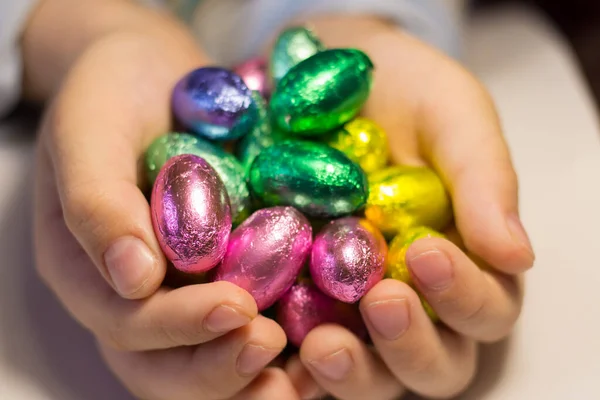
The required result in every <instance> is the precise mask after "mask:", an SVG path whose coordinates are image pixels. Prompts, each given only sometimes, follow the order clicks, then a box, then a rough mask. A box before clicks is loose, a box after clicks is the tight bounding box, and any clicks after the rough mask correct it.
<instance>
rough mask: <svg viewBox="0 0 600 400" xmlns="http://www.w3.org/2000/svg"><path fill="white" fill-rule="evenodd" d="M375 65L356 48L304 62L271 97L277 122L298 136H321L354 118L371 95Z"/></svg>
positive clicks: (285, 79)
mask: <svg viewBox="0 0 600 400" xmlns="http://www.w3.org/2000/svg"><path fill="white" fill-rule="evenodd" d="M372 71H373V64H372V62H371V60H370V59H369V57H368V56H367V55H366V54H365V53H363V52H362V51H360V50H356V49H331V50H325V51H322V52H319V53H316V54H315V55H313V56H311V57H309V58H307V59H306V60H304V61H302V62H300V63H299V64H297V65H296V66H294V67H293V68H292V69H290V70H289V71H288V73H287V74H286V75H285V76H284V77H283V79H281V81H280V82H279V85H277V87H276V88H275V92H274V93H273V95H272V97H271V102H270V108H271V113H272V116H273V119H274V122H275V123H276V124H277V125H278V126H279V127H280V128H281V129H282V130H284V131H286V132H291V133H293V134H297V135H308V136H314V135H320V134H322V133H325V132H329V131H331V130H333V129H335V128H338V127H340V126H341V125H343V124H344V123H346V122H348V121H350V120H351V119H352V118H354V117H355V116H356V115H357V114H358V112H359V111H360V109H361V108H362V106H363V104H364V103H365V101H366V100H367V98H368V96H369V92H370V90H371V81H372Z"/></svg>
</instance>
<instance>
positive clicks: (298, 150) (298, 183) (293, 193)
mask: <svg viewBox="0 0 600 400" xmlns="http://www.w3.org/2000/svg"><path fill="white" fill-rule="evenodd" d="M250 187H251V189H252V192H253V193H254V195H255V196H256V197H257V198H258V199H259V200H260V201H262V202H263V203H264V204H266V205H267V206H275V205H290V206H294V207H296V208H297V209H299V210H300V211H302V212H303V213H304V214H306V215H308V216H311V217H316V218H324V217H338V216H342V215H347V214H351V213H353V212H354V211H356V210H358V209H360V208H361V207H362V206H363V205H364V204H365V202H366V199H367V195H368V184H367V178H366V176H365V174H364V172H363V171H362V169H361V168H360V167H359V166H358V165H357V164H355V163H354V162H352V161H351V160H350V159H349V158H348V157H346V156H345V155H344V153H342V152H341V151H339V150H336V149H333V148H331V147H328V146H326V145H324V144H319V143H313V142H308V141H299V140H285V141H283V142H281V143H276V144H274V145H272V146H271V147H268V148H266V149H264V150H263V151H262V152H261V153H260V154H259V155H258V157H256V159H255V160H254V163H253V164H252V167H251V169H250Z"/></svg>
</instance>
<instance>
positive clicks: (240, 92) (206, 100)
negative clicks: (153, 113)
mask: <svg viewBox="0 0 600 400" xmlns="http://www.w3.org/2000/svg"><path fill="white" fill-rule="evenodd" d="M172 108H173V113H174V114H175V117H176V118H177V120H178V121H179V122H180V123H181V124H182V125H184V126H185V127H186V128H188V129H190V130H191V131H193V132H194V133H196V134H198V135H200V136H204V137H206V138H207V139H211V140H231V139H237V138H239V137H241V136H243V135H245V134H246V133H248V132H249V131H250V130H251V129H252V128H253V127H254V125H255V124H256V122H257V121H258V110H257V108H256V104H254V101H253V99H252V91H251V90H250V89H249V88H248V86H246V84H245V83H244V81H243V80H242V78H241V77H240V76H239V75H237V74H236V73H233V72H231V71H229V70H226V69H224V68H217V67H205V68H199V69H196V70H194V71H192V72H190V73H189V74H187V75H186V76H184V77H183V78H182V79H181V80H180V81H179V82H178V83H177V85H176V86H175V89H174V90H173V98H172Z"/></svg>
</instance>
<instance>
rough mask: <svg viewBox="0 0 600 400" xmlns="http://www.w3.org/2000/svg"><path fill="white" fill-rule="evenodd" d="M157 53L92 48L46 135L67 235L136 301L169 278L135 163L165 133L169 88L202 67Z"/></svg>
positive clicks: (148, 47) (111, 43)
mask: <svg viewBox="0 0 600 400" xmlns="http://www.w3.org/2000/svg"><path fill="white" fill-rule="evenodd" d="M160 52H161V50H160V49H159V48H157V46H154V44H153V43H149V42H148V41H147V40H146V39H143V38H136V37H120V38H115V40H108V41H105V42H101V43H98V44H97V45H95V47H93V48H91V49H90V50H89V51H88V52H87V53H86V54H84V56H83V57H82V58H81V59H80V61H79V62H78V63H77V65H76V66H75V67H74V69H73V70H72V71H71V73H70V75H69V78H68V79H67V81H66V82H65V84H64V87H63V89H62V91H61V93H60V95H59V96H58V98H57V99H56V102H55V103H54V104H53V106H52V109H51V110H50V112H49V114H48V118H47V120H46V123H45V127H44V128H43V131H44V132H43V134H44V140H45V143H46V145H47V147H48V151H49V153H50V155H51V159H52V163H53V166H54V169H55V173H56V178H57V184H58V191H59V195H60V200H61V205H62V210H63V214H64V219H65V222H66V224H67V226H68V227H69V230H70V231H71V232H72V234H73V235H74V236H75V238H76V239H77V241H78V242H79V243H80V245H81V246H82V247H83V249H84V250H85V251H86V253H87V254H88V255H89V257H90V258H91V259H92V260H93V262H94V263H95V265H96V266H97V267H98V269H99V271H100V273H101V274H102V275H103V276H104V278H105V279H106V280H107V281H108V282H109V283H110V284H111V285H112V286H113V288H114V289H115V290H116V291H117V292H118V293H119V294H120V295H121V296H123V297H125V298H132V299H134V298H136V299H137V298H144V297H147V296H149V295H151V294H152V293H154V292H155V291H156V289H157V288H158V287H159V286H160V285H161V283H162V281H163V279H164V276H165V271H166V261H165V257H164V255H163V254H162V251H161V249H160V247H159V244H158V241H157V239H156V237H155V235H154V231H153V228H152V223H151V217H150V208H149V205H148V202H147V200H146V198H145V196H144V194H143V193H142V191H141V190H140V189H139V188H138V186H137V183H138V168H137V165H138V160H139V158H140V155H141V154H142V153H143V151H144V149H145V147H146V146H147V145H148V143H149V142H150V141H151V140H152V139H153V137H155V136H157V135H159V134H162V133H164V132H165V131H167V129H168V128H169V123H170V118H169V110H170V109H169V98H170V91H171V88H172V87H173V85H174V84H175V82H176V81H177V79H178V78H179V77H180V76H182V75H183V74H184V73H185V72H187V71H189V70H190V69H192V68H194V67H197V66H198V65H199V64H200V63H202V62H203V60H202V57H200V55H199V54H198V55H197V56H195V57H194V56H187V57H183V58H180V59H179V60H177V59H174V57H172V58H170V59H169V57H165V55H164V54H163V55H161V54H159V53H160ZM188 54H189V52H188ZM167 60H168V61H167ZM148 66H152V68H149V67H148Z"/></svg>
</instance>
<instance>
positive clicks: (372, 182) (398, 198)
mask: <svg viewBox="0 0 600 400" xmlns="http://www.w3.org/2000/svg"><path fill="white" fill-rule="evenodd" d="M365 216H366V217H367V219H368V220H369V221H371V222H372V223H373V224H374V225H375V226H376V227H377V228H379V230H381V232H382V233H383V234H384V235H386V236H388V237H392V236H395V235H397V234H402V233H403V232H404V231H405V230H406V229H408V228H410V227H415V226H428V227H431V228H433V229H438V230H441V229H443V228H444V227H445V226H446V225H447V224H448V223H449V222H450V221H451V219H452V207H451V204H450V197H449V196H448V193H447V192H446V189H445V188H444V184H443V183H442V181H441V179H440V178H439V177H438V175H437V174H436V173H435V172H434V171H433V170H432V169H430V168H426V167H409V166H393V167H387V168H385V169H382V170H380V171H376V172H374V173H372V174H370V175H369V199H368V200H367V206H366V208H365Z"/></svg>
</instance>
